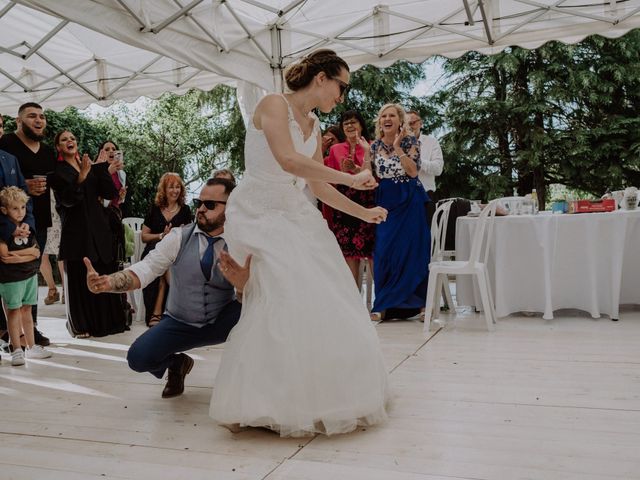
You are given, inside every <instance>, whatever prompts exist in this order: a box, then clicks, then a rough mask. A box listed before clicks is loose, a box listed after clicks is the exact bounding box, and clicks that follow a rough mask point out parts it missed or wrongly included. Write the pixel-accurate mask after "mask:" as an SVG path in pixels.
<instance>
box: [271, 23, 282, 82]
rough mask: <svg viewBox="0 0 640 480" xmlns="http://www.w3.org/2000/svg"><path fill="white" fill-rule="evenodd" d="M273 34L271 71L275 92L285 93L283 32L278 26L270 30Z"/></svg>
mask: <svg viewBox="0 0 640 480" xmlns="http://www.w3.org/2000/svg"><path fill="white" fill-rule="evenodd" d="M270 34H271V71H272V72H273V88H274V90H273V91H274V92H284V81H283V68H282V31H281V30H280V28H279V27H278V26H277V25H273V26H272V27H271V28H270Z"/></svg>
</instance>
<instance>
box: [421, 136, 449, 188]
mask: <svg viewBox="0 0 640 480" xmlns="http://www.w3.org/2000/svg"><path fill="white" fill-rule="evenodd" d="M419 140H420V170H419V171H418V178H419V179H420V183H422V186H423V187H424V189H425V190H426V191H429V190H433V191H434V192H435V191H436V177H437V176H438V175H440V174H441V173H442V168H443V167H444V160H443V158H442V149H441V148H440V144H439V143H438V140H436V138H435V137H432V136H431V135H420V138H419Z"/></svg>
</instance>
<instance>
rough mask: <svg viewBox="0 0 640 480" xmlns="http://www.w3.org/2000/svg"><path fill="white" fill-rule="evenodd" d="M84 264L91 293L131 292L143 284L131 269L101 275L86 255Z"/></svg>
mask: <svg viewBox="0 0 640 480" xmlns="http://www.w3.org/2000/svg"><path fill="white" fill-rule="evenodd" d="M84 264H85V266H86V267H87V288H88V289H89V291H90V292H91V293H123V292H130V291H131V290H137V289H138V288H140V286H141V285H142V284H141V283H140V279H139V278H138V276H137V275H136V274H135V273H134V272H132V271H131V270H122V271H121V272H115V273H112V274H110V275H100V274H99V273H98V272H96V270H95V268H93V265H92V264H91V260H89V259H88V258H87V257H84Z"/></svg>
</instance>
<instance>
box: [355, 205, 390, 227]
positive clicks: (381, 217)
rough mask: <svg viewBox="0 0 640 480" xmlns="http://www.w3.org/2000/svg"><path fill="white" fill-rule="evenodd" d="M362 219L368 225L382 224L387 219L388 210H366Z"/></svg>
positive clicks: (379, 208) (376, 208)
mask: <svg viewBox="0 0 640 480" xmlns="http://www.w3.org/2000/svg"><path fill="white" fill-rule="evenodd" d="M360 218H361V219H362V220H364V221H365V222H367V223H382V222H384V221H385V220H386V219H387V209H386V208H382V207H373V208H366V209H365V210H364V214H363V215H362V216H361V217H360Z"/></svg>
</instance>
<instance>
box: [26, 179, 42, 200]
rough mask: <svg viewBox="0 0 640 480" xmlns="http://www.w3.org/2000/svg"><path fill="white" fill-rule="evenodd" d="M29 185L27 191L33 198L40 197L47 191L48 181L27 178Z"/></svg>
mask: <svg viewBox="0 0 640 480" xmlns="http://www.w3.org/2000/svg"><path fill="white" fill-rule="evenodd" d="M25 183H26V184H27V190H29V195H31V196H32V197H39V196H40V195H42V194H43V193H44V192H46V191H47V179H46V178H27V179H25Z"/></svg>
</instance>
